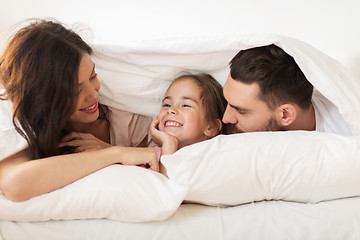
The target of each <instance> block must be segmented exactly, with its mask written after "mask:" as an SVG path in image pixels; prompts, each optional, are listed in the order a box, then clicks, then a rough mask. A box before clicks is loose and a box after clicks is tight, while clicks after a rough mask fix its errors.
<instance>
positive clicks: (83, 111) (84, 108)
mask: <svg viewBox="0 0 360 240" xmlns="http://www.w3.org/2000/svg"><path fill="white" fill-rule="evenodd" d="M99 89H100V82H99V79H98V78H97V74H96V73H95V64H94V63H93V61H92V60H91V58H90V56H89V54H85V53H84V54H83V56H82V58H81V61H80V65H79V76H78V91H79V95H78V99H77V103H76V110H75V112H74V113H73V114H72V115H71V116H70V120H69V121H70V124H71V125H72V126H73V127H75V126H76V125H78V124H84V123H91V122H95V121H96V120H97V118H98V117H99V109H98V98H99Z"/></svg>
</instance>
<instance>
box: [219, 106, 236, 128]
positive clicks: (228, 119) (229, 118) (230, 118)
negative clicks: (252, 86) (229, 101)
mask: <svg viewBox="0 0 360 240" xmlns="http://www.w3.org/2000/svg"><path fill="white" fill-rule="evenodd" d="M222 121H223V123H231V124H236V118H235V117H234V114H233V111H232V109H231V108H230V106H229V105H227V106H226V109H225V112H224V115H223V118H222Z"/></svg>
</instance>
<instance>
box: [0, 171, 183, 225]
mask: <svg viewBox="0 0 360 240" xmlns="http://www.w3.org/2000/svg"><path fill="white" fill-rule="evenodd" d="M186 192H187V189H186V188H184V187H181V186H178V185H177V184H175V183H173V182H172V181H171V180H169V179H167V178H166V177H165V176H163V175H161V174H160V173H157V172H154V171H151V170H147V169H144V168H140V167H136V166H123V165H112V166H109V167H107V168H104V169H102V170H99V171H97V172H95V173H93V174H90V175H88V176H86V177H84V178H82V179H80V180H78V181H76V182H74V183H72V184H70V185H68V186H66V187H64V188H62V189H58V190H56V191H53V192H50V193H47V194H43V195H41V196H37V197H34V198H32V199H30V200H27V201H24V202H12V201H10V200H7V199H6V198H5V197H4V196H3V195H1V194H0V219H1V220H8V221H48V220H70V219H92V218H108V219H114V220H119V221H126V222H147V221H160V220H164V219H166V218H168V217H169V216H170V215H172V214H173V213H174V212H175V211H176V210H177V208H178V206H179V205H180V204H181V202H182V201H183V199H184V196H185V194H186Z"/></svg>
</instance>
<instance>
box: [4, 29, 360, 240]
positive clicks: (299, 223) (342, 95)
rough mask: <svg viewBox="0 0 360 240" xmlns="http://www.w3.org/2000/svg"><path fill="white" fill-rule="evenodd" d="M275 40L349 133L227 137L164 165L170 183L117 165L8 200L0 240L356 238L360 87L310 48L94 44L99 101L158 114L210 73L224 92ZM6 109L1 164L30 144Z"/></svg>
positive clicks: (244, 40)
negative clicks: (186, 82)
mask: <svg viewBox="0 0 360 240" xmlns="http://www.w3.org/2000/svg"><path fill="white" fill-rule="evenodd" d="M272 43H274V44H276V45H278V46H279V47H281V48H283V49H284V50H285V51H286V52H287V53H289V54H290V55H291V56H293V57H294V59H295V61H296V62H297V64H298V65H299V66H300V68H301V69H302V71H303V72H304V74H305V76H306V77H307V78H308V80H309V81H310V82H311V83H312V84H313V85H314V87H315V90H316V93H317V94H322V95H323V96H324V97H326V98H327V99H328V100H330V101H331V102H332V103H333V105H334V107H336V108H337V109H338V111H339V112H340V113H341V115H342V116H343V118H344V120H345V121H346V123H347V124H348V125H349V127H350V129H351V131H352V134H353V135H352V136H340V135H335V134H331V133H320V132H306V131H292V132H263V133H246V134H235V135H229V136H223V135H221V136H218V137H215V138H213V139H211V140H209V141H204V142H201V143H197V144H194V145H191V146H188V147H185V148H183V149H181V150H179V151H178V152H176V153H175V154H173V155H168V156H163V157H162V161H163V163H164V165H165V166H166V168H167V169H168V175H169V179H168V178H166V177H164V176H162V175H161V174H158V173H155V172H152V171H150V170H147V169H143V168H139V167H135V166H121V165H113V166H109V167H107V168H104V169H102V170H100V171H97V172H95V173H94V174H91V175H89V176H87V177H84V178H82V179H80V180H78V181H76V182H74V183H73V184H70V185H68V186H66V187H64V188H62V189H59V190H56V191H53V192H50V193H48V194H44V195H42V196H38V197H35V198H33V199H30V200H28V201H25V202H20V203H15V202H11V201H9V200H7V199H5V198H4V197H3V196H2V195H0V219H1V220H0V239H359V238H360V228H359V226H360V188H359V187H358V185H359V183H360V174H359V172H360V136H359V133H360V107H359V106H360V95H359V94H358V89H360V82H359V80H358V79H355V78H354V77H353V76H352V75H351V74H350V73H349V72H348V71H347V70H346V69H345V68H344V67H343V66H342V65H341V64H339V63H338V62H337V61H336V60H334V59H332V58H331V57H329V56H327V55H325V54H324V53H322V52H320V51H318V50H317V49H315V48H313V47H311V46H310V45H308V44H306V43H304V42H302V41H299V40H296V39H293V38H288V37H285V36H278V35H264V34H261V35H232V36H214V37H207V38H186V39H164V40H162V41H138V42H132V43H131V44H129V45H116V46H114V45H113V46H111V45H94V50H95V53H94V56H93V59H94V62H95V64H96V69H97V72H98V75H99V78H100V80H101V81H102V88H101V92H100V94H101V102H103V103H104V104H106V105H109V106H111V107H114V108H119V109H121V110H127V111H132V112H136V113H139V114H145V115H151V116H154V115H155V114H156V113H157V112H158V111H159V109H160V102H161V99H162V96H163V94H164V92H165V90H166V89H167V86H168V85H169V84H170V81H171V79H173V78H174V77H176V76H178V75H179V74H181V73H184V72H194V73H196V72H208V73H210V74H212V75H213V76H214V77H215V78H216V79H217V80H218V81H219V82H220V83H221V84H224V82H225V80H226V77H227V74H228V71H229V69H228V63H229V61H230V60H231V58H232V57H233V56H234V55H235V54H236V53H237V52H238V51H239V50H241V49H246V48H250V47H255V46H262V45H267V44H272ZM9 109H10V108H9V105H8V104H6V103H2V105H1V113H2V114H1V123H0V127H1V129H2V131H1V134H2V136H1V140H0V150H1V152H0V153H1V156H2V157H3V156H6V155H8V154H11V153H12V152H14V151H17V150H18V149H21V148H23V147H24V146H25V145H26V144H25V142H24V140H23V139H21V137H19V136H18V135H17V134H15V133H14V130H13V128H12V127H11V124H10V122H9V121H10V118H9V111H10V110H9ZM9 143H11V145H10V144H9Z"/></svg>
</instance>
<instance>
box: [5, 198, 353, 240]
mask: <svg viewBox="0 0 360 240" xmlns="http://www.w3.org/2000/svg"><path fill="white" fill-rule="evenodd" d="M359 220H360V198H359V197H355V198H346V199H339V200H333V201H327V202H321V203H317V204H303V203H294V202H284V201H263V202H257V203H250V204H244V205H240V206H236V207H229V208H220V207H207V206H203V205H196V204H182V205H181V206H180V208H179V210H178V211H177V212H176V213H175V214H174V215H172V216H171V217H170V218H168V219H167V220H165V221H160V222H149V223H126V222H120V221H114V220H108V219H93V220H71V221H47V222H33V223H29V222H10V221H0V232H1V235H0V238H1V239H4V240H5V239H6V240H13V239H14V240H15V239H16V240H17V239H28V240H31V239H34V240H42V239H44V240H45V239H46V240H49V239H52V240H57V239H59V240H60V239H79V240H80V239H81V240H83V239H172V240H176V239H207V240H211V239H214V240H215V239H216V240H218V239H248V240H251V239H277V240H279V239H299V240H300V239H301V240H303V239H327V240H329V239H336V240H338V239H347V240H349V239H360V227H359Z"/></svg>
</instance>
